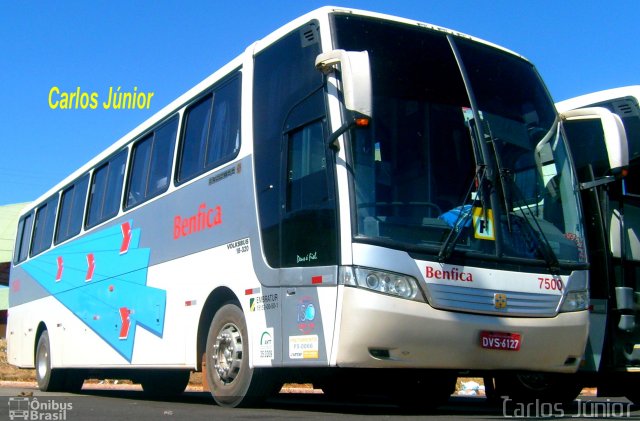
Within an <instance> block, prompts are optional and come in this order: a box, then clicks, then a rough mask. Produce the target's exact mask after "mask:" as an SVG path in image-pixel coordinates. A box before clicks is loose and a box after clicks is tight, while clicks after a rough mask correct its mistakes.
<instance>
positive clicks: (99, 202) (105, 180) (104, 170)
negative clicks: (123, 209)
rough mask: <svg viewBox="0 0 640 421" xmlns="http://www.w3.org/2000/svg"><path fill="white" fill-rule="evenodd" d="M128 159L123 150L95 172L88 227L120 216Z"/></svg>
mask: <svg viewBox="0 0 640 421" xmlns="http://www.w3.org/2000/svg"><path fill="white" fill-rule="evenodd" d="M126 158H127V151H126V150H123V151H121V152H120V153H118V154H117V155H115V156H113V157H112V158H111V159H110V160H109V161H108V162H107V163H105V164H103V165H102V166H100V167H98V168H97V169H96V170H95V171H94V172H93V179H92V180H91V189H90V191H89V212H88V215H87V227H92V226H94V225H96V224H99V223H100V222H103V221H106V220H107V219H109V218H111V217H113V216H115V215H117V214H118V209H119V207H120V206H119V203H120V195H121V194H122V181H123V176H124V166H125V161H126Z"/></svg>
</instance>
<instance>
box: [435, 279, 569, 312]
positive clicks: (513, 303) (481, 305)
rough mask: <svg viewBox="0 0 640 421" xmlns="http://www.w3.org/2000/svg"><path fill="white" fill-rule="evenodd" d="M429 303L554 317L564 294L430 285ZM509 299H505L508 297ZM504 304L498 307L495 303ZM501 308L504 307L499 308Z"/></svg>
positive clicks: (450, 308) (468, 309)
mask: <svg viewBox="0 0 640 421" xmlns="http://www.w3.org/2000/svg"><path fill="white" fill-rule="evenodd" d="M427 290H428V298H429V303H430V304H431V305H432V306H433V307H435V308H439V309H443V310H456V311H464V312H468V313H484V314H494V315H495V314H498V315H505V316H523V317H554V316H555V315H556V314H558V306H559V304H560V300H561V298H562V296H561V295H551V294H535V293H528V292H511V291H498V290H487V289H478V288H468V287H459V286H452V285H441V284H428V285H427ZM504 296H506V300H502V299H503V298H505V297H504ZM497 300H498V301H500V302H502V304H500V303H498V304H496V301H497ZM499 307H501V308H499Z"/></svg>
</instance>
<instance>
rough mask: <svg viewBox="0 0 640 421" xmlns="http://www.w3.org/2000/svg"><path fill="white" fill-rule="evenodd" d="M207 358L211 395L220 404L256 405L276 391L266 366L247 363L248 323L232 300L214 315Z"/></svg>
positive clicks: (233, 405)
mask: <svg viewBox="0 0 640 421" xmlns="http://www.w3.org/2000/svg"><path fill="white" fill-rule="evenodd" d="M206 358H207V365H206V367H207V369H206V376H207V381H208V384H209V387H210V390H211V395H212V396H213V399H214V400H215V401H216V403H217V404H218V405H220V406H225V407H247V406H255V405H258V404H260V403H262V402H263V401H264V399H266V398H267V397H268V396H269V395H271V394H273V393H274V392H275V386H277V383H276V382H275V381H274V377H273V375H272V374H273V373H272V372H271V371H269V369H258V368H251V367H249V338H248V334H247V324H246V321H245V319H244V315H243V313H242V310H241V309H240V308H239V307H238V306H237V305H235V304H231V303H230V304H225V305H224V306H222V307H221V308H220V309H219V310H218V311H217V313H216V314H215V316H214V317H213V320H212V321H211V326H210V327H209V334H208V336H207V348H206Z"/></svg>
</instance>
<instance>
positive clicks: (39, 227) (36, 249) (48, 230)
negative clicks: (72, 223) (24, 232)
mask: <svg viewBox="0 0 640 421" xmlns="http://www.w3.org/2000/svg"><path fill="white" fill-rule="evenodd" d="M57 210H58V195H57V194H56V195H55V196H53V197H51V198H50V199H49V200H47V201H46V202H45V203H44V205H42V206H40V207H39V208H38V209H37V210H36V219H35V225H34V228H33V244H31V256H35V255H36V254H39V253H42V252H43V251H45V250H47V249H48V248H49V247H51V240H52V239H53V226H54V225H55V221H56V212H57Z"/></svg>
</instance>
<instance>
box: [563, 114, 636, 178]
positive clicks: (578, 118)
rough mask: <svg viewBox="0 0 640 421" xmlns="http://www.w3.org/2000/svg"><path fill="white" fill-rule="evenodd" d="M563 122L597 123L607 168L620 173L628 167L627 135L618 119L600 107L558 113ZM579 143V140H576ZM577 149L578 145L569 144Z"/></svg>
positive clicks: (615, 115) (575, 143) (574, 143)
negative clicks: (598, 123)
mask: <svg viewBox="0 0 640 421" xmlns="http://www.w3.org/2000/svg"><path fill="white" fill-rule="evenodd" d="M560 117H561V118H562V120H563V121H566V122H571V123H572V124H580V122H585V124H586V123H593V122H594V120H595V121H596V122H597V121H599V122H600V124H601V126H602V134H603V136H604V137H603V139H602V142H603V143H604V146H605V148H606V150H607V155H608V158H609V168H610V169H611V170H612V172H614V173H616V172H620V171H621V170H622V169H623V168H624V167H626V166H628V165H629V149H628V143H627V133H626V131H625V129H624V125H623V124H622V120H621V119H620V117H619V116H618V115H617V114H615V113H612V112H611V111H609V110H607V109H606V108H601V107H589V108H577V109H574V110H567V111H564V112H561V113H560ZM578 142H579V140H578ZM570 143H572V144H573V145H575V146H577V147H579V143H577V142H575V139H574V142H570Z"/></svg>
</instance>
